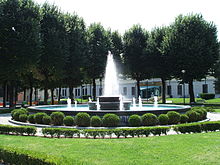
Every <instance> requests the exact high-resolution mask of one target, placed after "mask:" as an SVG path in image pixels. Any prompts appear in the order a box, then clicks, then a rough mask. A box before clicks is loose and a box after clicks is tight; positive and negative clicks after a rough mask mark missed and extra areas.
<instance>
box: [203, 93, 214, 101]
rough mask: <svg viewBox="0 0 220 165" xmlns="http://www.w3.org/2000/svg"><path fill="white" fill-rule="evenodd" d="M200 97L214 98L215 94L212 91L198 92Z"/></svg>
mask: <svg viewBox="0 0 220 165" xmlns="http://www.w3.org/2000/svg"><path fill="white" fill-rule="evenodd" d="M200 97H201V98H202V99H205V100H209V99H214V98H215V94H214V93H200Z"/></svg>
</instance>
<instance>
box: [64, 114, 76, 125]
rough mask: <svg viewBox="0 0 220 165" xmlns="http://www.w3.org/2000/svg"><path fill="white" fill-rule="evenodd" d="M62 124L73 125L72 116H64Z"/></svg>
mask: <svg viewBox="0 0 220 165" xmlns="http://www.w3.org/2000/svg"><path fill="white" fill-rule="evenodd" d="M63 124H64V125H66V126H73V125H74V118H73V117H72V116H66V117H64V119H63Z"/></svg>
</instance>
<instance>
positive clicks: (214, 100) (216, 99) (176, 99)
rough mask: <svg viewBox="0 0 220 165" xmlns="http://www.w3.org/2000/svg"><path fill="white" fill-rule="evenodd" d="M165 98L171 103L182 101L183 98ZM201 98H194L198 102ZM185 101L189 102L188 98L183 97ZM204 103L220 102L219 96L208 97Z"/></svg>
mask: <svg viewBox="0 0 220 165" xmlns="http://www.w3.org/2000/svg"><path fill="white" fill-rule="evenodd" d="M166 100H171V101H172V103H175V104H178V103H183V98H167V99H166ZM201 100H202V99H201V98H195V101H196V102H198V103H202V102H199V101H201ZM185 102H186V103H189V98H185ZM204 103H205V104H220V98H215V99H210V100H205V102H204Z"/></svg>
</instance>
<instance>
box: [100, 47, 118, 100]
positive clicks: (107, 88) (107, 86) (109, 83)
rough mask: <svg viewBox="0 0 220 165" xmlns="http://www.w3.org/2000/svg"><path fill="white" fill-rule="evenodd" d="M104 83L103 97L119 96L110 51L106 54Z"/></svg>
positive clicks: (114, 67)
mask: <svg viewBox="0 0 220 165" xmlns="http://www.w3.org/2000/svg"><path fill="white" fill-rule="evenodd" d="M104 82H105V83H104V96H118V95H120V92H119V82H118V77H117V70H116V65H115V63H114V59H113V55H112V54H111V52H110V51H109V52H108V57H107V64H106V69H105V80H104Z"/></svg>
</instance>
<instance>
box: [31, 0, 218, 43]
mask: <svg viewBox="0 0 220 165" xmlns="http://www.w3.org/2000/svg"><path fill="white" fill-rule="evenodd" d="M34 1H35V2H37V3H38V4H43V3H44V2H45V0H34ZM47 2H48V3H50V4H55V5H56V6H58V7H59V8H60V9H61V10H62V11H64V12H69V13H74V12H75V13H76V14H77V15H78V16H80V17H82V18H83V19H84V21H85V23H86V25H87V26H89V25H90V24H91V23H94V22H99V23H101V24H102V25H103V26H104V28H105V29H108V28H110V29H112V31H115V30H118V31H119V32H120V33H121V34H123V33H124V32H125V31H126V30H128V29H129V28H131V27H132V25H134V24H140V25H141V26H142V27H143V28H145V29H146V30H148V31H150V30H152V29H153V28H154V27H159V26H163V25H165V26H168V25H169V24H170V23H172V22H174V20H175V17H177V16H178V15H179V14H183V15H187V14H191V13H193V14H195V13H198V14H202V15H203V17H204V19H205V20H206V21H208V22H211V21H212V22H214V24H215V25H216V26H217V29H218V39H220V9H219V6H220V1H219V0H47Z"/></svg>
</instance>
